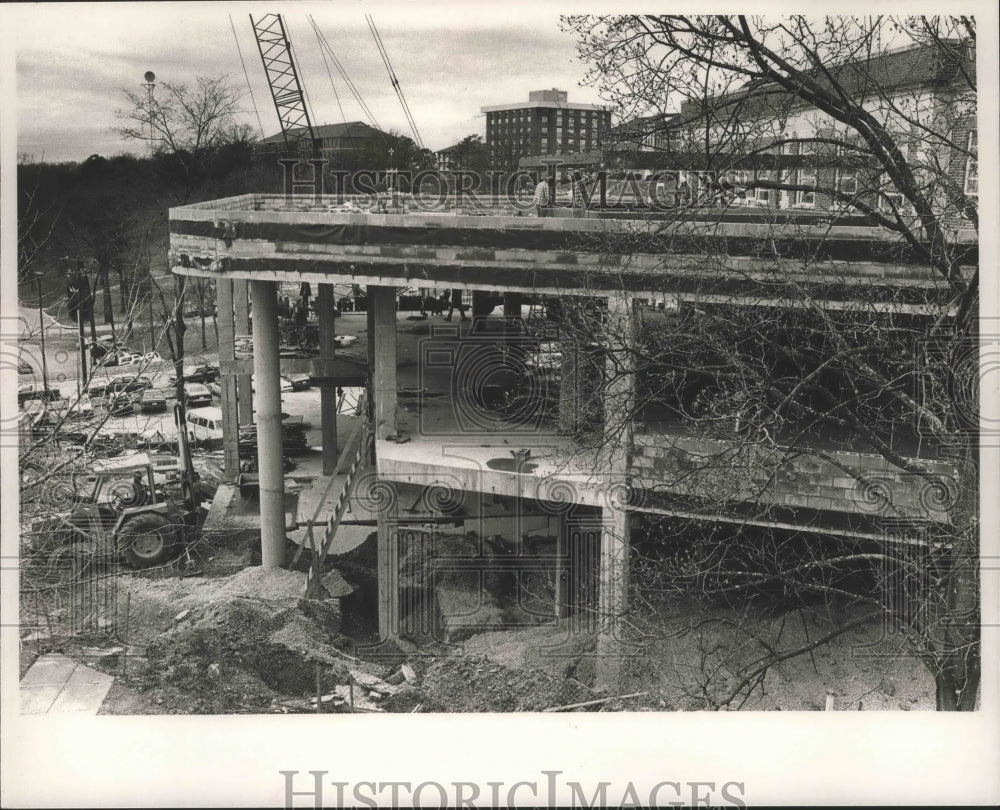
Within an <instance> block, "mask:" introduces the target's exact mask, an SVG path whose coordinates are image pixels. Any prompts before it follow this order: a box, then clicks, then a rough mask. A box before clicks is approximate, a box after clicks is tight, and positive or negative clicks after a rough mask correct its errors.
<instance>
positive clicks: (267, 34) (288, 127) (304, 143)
mask: <svg viewBox="0 0 1000 810" xmlns="http://www.w3.org/2000/svg"><path fill="white" fill-rule="evenodd" d="M250 24H251V25H252V26H253V32H254V36H255V37H256V39H257V49H258V50H259V51H260V59H261V62H263V64H264V72H265V73H266V74H267V83H268V86H269V87H270V89H271V97H272V98H273V99H274V107H275V109H276V110H277V112H278V121H279V122H280V124H281V134H282V136H283V137H284V139H285V148H286V149H288V150H289V151H301V150H302V149H303V147H304V148H305V149H306V150H308V151H309V152H311V153H315V152H316V151H317V146H318V143H317V140H316V133H315V130H314V129H313V125H312V122H311V121H310V120H309V110H308V109H307V108H306V99H305V94H304V93H303V91H302V85H301V83H300V82H299V75H298V71H297V70H296V69H295V60H294V59H293V58H292V46H291V43H290V42H289V41H288V34H287V33H286V32H285V23H284V21H283V20H282V19H281V15H280V14H265V15H264V16H263V17H261V18H260V19H259V20H257V21H256V22H255V21H254V18H253V15H252V14H251V15H250Z"/></svg>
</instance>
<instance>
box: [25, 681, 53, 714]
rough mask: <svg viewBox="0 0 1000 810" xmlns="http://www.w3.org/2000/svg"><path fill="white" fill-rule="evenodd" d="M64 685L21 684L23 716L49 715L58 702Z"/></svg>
mask: <svg viewBox="0 0 1000 810" xmlns="http://www.w3.org/2000/svg"><path fill="white" fill-rule="evenodd" d="M61 691H62V685H59V686H55V685H52V684H46V685H44V686H26V685H25V684H24V682H22V683H21V689H20V693H21V714H48V712H49V709H51V708H52V704H53V703H55V702H56V698H58V697H59V693H60V692H61Z"/></svg>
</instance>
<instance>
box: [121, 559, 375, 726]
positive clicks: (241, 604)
mask: <svg viewBox="0 0 1000 810" xmlns="http://www.w3.org/2000/svg"><path fill="white" fill-rule="evenodd" d="M303 579H304V577H303V575H302V574H300V573H297V572H294V571H285V570H279V571H264V570H263V569H260V568H250V569H246V570H245V571H241V572H239V573H238V574H235V575H234V576H232V577H227V578H223V579H214V580H200V581H197V582H194V581H190V580H187V581H186V580H175V581H165V580H163V581H158V582H146V583H144V584H143V585H140V586H138V587H137V588H136V589H135V591H134V592H133V594H134V595H133V597H132V599H133V604H134V605H135V608H136V610H137V612H138V613H140V614H145V615H147V616H152V617H154V618H155V617H156V616H157V615H159V617H160V621H161V624H162V622H164V621H166V622H167V623H168V624H169V626H168V627H167V628H166V629H163V630H162V632H159V633H158V634H156V635H154V636H153V637H152V638H151V639H150V640H149V642H148V644H147V646H146V662H145V664H144V665H143V666H142V667H140V668H138V670H137V672H136V683H137V685H138V686H139V687H140V688H142V689H144V690H147V691H152V692H153V693H154V695H155V700H156V702H157V703H158V704H163V705H166V706H168V707H170V708H172V709H175V710H177V711H182V712H185V713H197V714H203V713H222V712H241V711H256V712H259V711H262V710H264V711H266V710H268V709H270V708H272V707H273V706H274V705H275V703H276V702H277V701H278V700H279V699H280V698H283V697H288V696H307V695H315V694H316V691H317V689H320V690H324V691H329V690H330V689H332V688H333V687H334V686H335V685H336V684H343V683H346V682H347V681H348V679H349V677H350V675H349V672H350V670H351V669H352V668H353V669H355V670H356V669H357V668H358V666H359V662H357V661H356V660H355V659H352V658H350V657H349V656H347V655H346V654H344V653H343V652H341V650H340V649H339V647H340V646H343V645H344V644H345V639H344V638H343V637H342V636H341V635H340V611H339V607H338V604H337V602H336V601H332V600H331V601H322V602H319V601H313V600H307V599H304V598H302V596H301V594H302V588H303ZM168 607H169V611H168V612H169V613H170V615H171V618H169V619H168V618H166V617H165V616H164V615H163V613H164V612H165V611H166V609H167V608H168ZM371 669H372V671H373V673H374V674H377V675H381V674H382V671H381V668H380V667H376V666H372V667H371Z"/></svg>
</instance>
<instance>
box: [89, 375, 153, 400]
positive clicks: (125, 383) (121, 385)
mask: <svg viewBox="0 0 1000 810" xmlns="http://www.w3.org/2000/svg"><path fill="white" fill-rule="evenodd" d="M152 385H153V381H152V380H151V379H149V377H146V376H144V375H142V374H119V375H118V376H117V377H112V378H111V380H110V382H109V383H108V385H107V387H106V388H105V392H104V393H105V395H106V396H107V395H109V394H118V393H128V394H139V393H142V392H143V391H145V390H146V389H147V388H149V387H151V386H152ZM88 393H89V391H88Z"/></svg>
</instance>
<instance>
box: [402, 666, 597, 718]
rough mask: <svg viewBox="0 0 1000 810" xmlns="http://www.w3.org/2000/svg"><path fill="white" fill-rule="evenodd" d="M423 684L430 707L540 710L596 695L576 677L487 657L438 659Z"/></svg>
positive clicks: (493, 710)
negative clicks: (549, 672)
mask: <svg viewBox="0 0 1000 810" xmlns="http://www.w3.org/2000/svg"><path fill="white" fill-rule="evenodd" d="M421 687H422V690H421V691H422V692H423V695H424V700H425V704H424V710H425V711H453V712H536V711H542V710H543V709H547V708H551V707H554V706H565V705H568V704H571V703H579V702H583V701H586V700H592V699H593V698H594V693H593V692H591V691H590V690H589V689H587V688H585V687H583V686H582V685H580V684H579V683H577V682H575V681H572V680H568V679H566V678H559V677H556V676H554V675H549V674H547V673H545V672H542V671H541V670H538V669H514V668H512V667H507V666H503V665H502V664H497V663H494V662H492V661H490V660H489V659H487V658H484V657H482V656H460V657H454V658H446V659H443V660H441V661H437V662H436V663H434V664H432V665H431V666H430V667H429V668H428V670H427V672H426V674H425V675H424V678H423V681H422V683H421Z"/></svg>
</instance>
